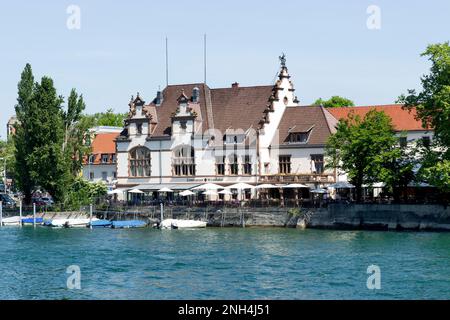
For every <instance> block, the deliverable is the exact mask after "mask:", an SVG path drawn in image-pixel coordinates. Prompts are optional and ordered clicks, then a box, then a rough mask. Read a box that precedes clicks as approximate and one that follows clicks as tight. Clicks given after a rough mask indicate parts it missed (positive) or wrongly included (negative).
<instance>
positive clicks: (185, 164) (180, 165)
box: [172, 146, 195, 176]
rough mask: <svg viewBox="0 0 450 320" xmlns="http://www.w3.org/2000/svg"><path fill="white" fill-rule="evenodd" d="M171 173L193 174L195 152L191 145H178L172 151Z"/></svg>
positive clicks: (177, 174)
mask: <svg viewBox="0 0 450 320" xmlns="http://www.w3.org/2000/svg"><path fill="white" fill-rule="evenodd" d="M172 164H173V174H174V175H175V176H195V152H194V148H193V147H191V146H180V147H177V148H176V149H175V150H174V151H173V158H172Z"/></svg>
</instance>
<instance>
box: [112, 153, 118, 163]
mask: <svg viewBox="0 0 450 320" xmlns="http://www.w3.org/2000/svg"><path fill="white" fill-rule="evenodd" d="M111 162H112V163H117V155H115V154H113V155H111Z"/></svg>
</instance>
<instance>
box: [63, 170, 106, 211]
mask: <svg viewBox="0 0 450 320" xmlns="http://www.w3.org/2000/svg"><path fill="white" fill-rule="evenodd" d="M107 192H108V188H107V187H106V185H105V184H104V183H103V182H89V181H87V180H85V179H83V178H82V177H77V178H75V179H74V180H73V183H72V185H71V187H70V189H69V190H68V191H67V194H68V199H67V204H66V207H67V208H71V209H74V210H75V209H78V208H80V207H81V206H86V205H89V204H93V203H96V202H97V201H98V200H99V199H101V198H102V197H105V196H106V195H107Z"/></svg>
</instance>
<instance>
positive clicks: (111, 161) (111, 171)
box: [83, 127, 122, 189]
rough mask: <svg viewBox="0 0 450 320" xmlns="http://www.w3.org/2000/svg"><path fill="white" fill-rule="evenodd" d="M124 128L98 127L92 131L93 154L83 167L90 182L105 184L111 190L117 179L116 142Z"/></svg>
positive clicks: (84, 175) (84, 173)
mask: <svg viewBox="0 0 450 320" xmlns="http://www.w3.org/2000/svg"><path fill="white" fill-rule="evenodd" d="M121 131H122V128H116V127H97V128H94V129H92V130H91V137H90V139H91V140H90V141H88V143H90V145H91V153H90V154H89V156H88V157H87V158H86V160H85V162H84V165H83V177H84V178H85V179H87V180H89V181H93V182H99V181H103V182H105V183H106V184H107V185H108V187H109V188H110V189H112V188H113V187H114V185H115V182H116V179H117V154H116V144H115V140H116V138H117V137H118V136H119V133H120V132H121Z"/></svg>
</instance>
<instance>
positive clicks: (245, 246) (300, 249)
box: [0, 227, 450, 299]
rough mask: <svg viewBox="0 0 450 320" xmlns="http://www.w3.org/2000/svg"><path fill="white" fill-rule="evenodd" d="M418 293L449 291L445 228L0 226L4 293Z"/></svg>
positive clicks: (430, 295) (0, 295)
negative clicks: (75, 275) (373, 279)
mask: <svg viewBox="0 0 450 320" xmlns="http://www.w3.org/2000/svg"><path fill="white" fill-rule="evenodd" d="M372 264H375V265H378V266H379V267H380V269H381V289H380V290H369V289H367V286H366V281H367V277H368V276H369V275H368V274H367V273H366V271H367V267H368V266H369V265H372ZM70 265H78V266H79V267H80V270H81V289H80V290H76V289H75V290H69V289H68V288H67V285H66V281H67V278H68V277H69V276H70V274H67V273H66V269H67V267H68V266H70ZM423 298H426V299H450V233H406V232H405V233H397V232H369V231H325V230H323V231H322V230H304V231H301V230H296V229H271V228H261V229H250V228H247V229H239V228H233V229H226V228H224V229H220V228H217V229H216V228H208V229H205V230H167V231H159V230H153V229H140V230H108V229H105V230H89V229H81V230H80V229H78V230H77V229H59V230H54V229H48V228H44V227H38V228H36V229H33V228H32V227H24V228H22V229H20V228H14V227H3V228H1V229H0V299H423Z"/></svg>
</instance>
